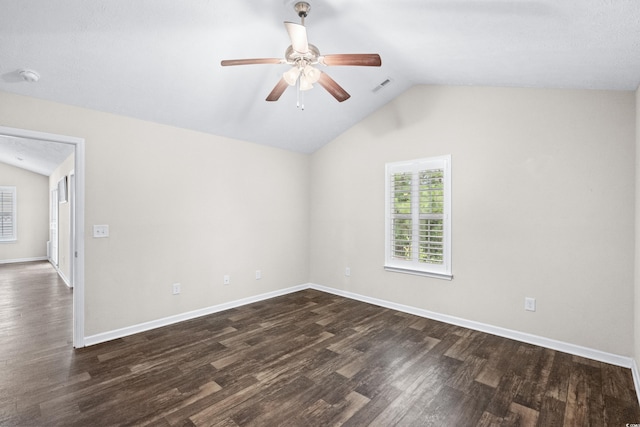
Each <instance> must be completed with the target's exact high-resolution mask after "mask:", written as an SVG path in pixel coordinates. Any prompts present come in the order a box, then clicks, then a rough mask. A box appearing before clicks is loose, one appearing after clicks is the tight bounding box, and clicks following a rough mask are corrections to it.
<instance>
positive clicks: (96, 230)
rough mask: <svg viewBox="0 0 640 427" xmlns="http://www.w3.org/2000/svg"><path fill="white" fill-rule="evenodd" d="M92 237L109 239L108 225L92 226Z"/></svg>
mask: <svg viewBox="0 0 640 427" xmlns="http://www.w3.org/2000/svg"><path fill="white" fill-rule="evenodd" d="M93 237H94V238H100V237H109V226H108V225H94V226H93Z"/></svg>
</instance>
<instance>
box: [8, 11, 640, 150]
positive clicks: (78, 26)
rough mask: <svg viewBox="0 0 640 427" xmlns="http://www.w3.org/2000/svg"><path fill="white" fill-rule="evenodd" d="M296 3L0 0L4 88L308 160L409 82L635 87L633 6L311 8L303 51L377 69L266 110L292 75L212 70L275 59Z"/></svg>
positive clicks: (342, 75)
mask: <svg viewBox="0 0 640 427" xmlns="http://www.w3.org/2000/svg"><path fill="white" fill-rule="evenodd" d="M294 3H295V1H294V0H251V1H249V0H189V1H175V0H136V1H131V0H92V1H86V0H51V1H39V0H0V11H1V12H0V90H2V91H7V92H13V93H18V94H23V95H28V96H32V97H36V98H42V99H49V100H54V101H57V102H61V103H65V104H72V105H77V106H81V107H86V108H92V109H97V110H101V111H107V112H112V113H116V114H122V115H126V116H131V117H136V118H140V119H145V120H151V121H154V122H159V123H166V124H169V125H174V126H179V127H183V128H189V129H195V130H198V131H202V132H207V133H211V134H216V135H223V136H228V137H232V138H237V139H241V140H246V141H252V142H256V143H260V144H266V145H270V146H274V147H280V148H284V149H288V150H295V151H299V152H304V153H311V152H314V151H315V150H317V149H318V148H319V147H321V146H322V145H324V144H325V143H327V142H329V141H331V140H332V139H334V138H335V137H336V136H338V135H339V134H340V133H342V132H344V131H345V130H346V129H348V128H349V127H350V126H352V125H354V124H355V123H356V122H358V121H359V120H361V119H362V118H364V117H365V116H367V115H369V114H370V113H372V112H373V111H375V110H376V109H378V108H380V107H381V106H382V105H384V104H385V103H387V102H388V101H390V100H391V99H393V98H394V97H396V96H398V95H399V94H400V93H402V92H404V91H405V90H406V89H408V88H409V87H411V86H412V85H416V84H449V85H483V86H518V87H544V88H581V89H582V88H585V89H614V90H634V89H636V87H637V86H638V84H639V82H640V1H638V0H533V1H528V0H395V1H390V0H350V1H344V0H310V1H309V3H311V13H310V14H309V17H308V18H307V19H306V22H305V24H306V26H307V31H308V37H309V41H310V42H311V43H313V44H315V45H316V46H317V47H318V48H319V49H320V51H321V52H322V53H324V54H331V53H379V54H380V56H381V57H382V67H380V68H372V67H327V68H324V69H323V70H324V71H325V72H327V73H329V75H330V76H332V77H333V78H334V79H335V80H336V81H337V82H338V83H339V84H340V85H342V87H344V88H345V89H346V90H347V91H348V92H349V93H350V94H351V98H350V99H349V100H347V101H345V102H343V103H338V102H336V101H335V99H334V98H332V97H331V96H330V95H329V94H328V93H327V92H326V91H324V90H323V89H322V88H321V87H320V86H316V87H315V88H314V89H313V90H311V91H309V92H306V93H305V106H306V109H305V110H304V111H300V110H297V109H296V93H295V90H294V89H292V88H290V89H288V90H287V91H286V92H285V93H284V95H283V96H282V98H281V99H280V101H278V102H275V103H269V102H266V101H265V100H264V99H265V98H266V96H267V94H268V93H269V92H270V91H271V89H272V88H273V86H274V85H275V84H276V82H277V81H278V80H279V79H280V76H281V74H282V72H284V71H286V70H287V69H288V66H286V65H249V66H236V67H221V66H220V61H221V60H222V59H237V58H255V57H283V56H284V51H285V49H286V47H287V46H288V45H289V44H290V41H289V39H288V36H287V33H286V31H285V29H284V26H283V21H285V20H288V21H294V22H299V19H298V17H297V16H296V14H295V12H294V10H293V4H294ZM23 68H30V69H34V70H36V71H37V72H38V73H40V75H41V79H40V81H39V82H37V83H27V82H25V81H23V80H22V79H21V78H20V76H19V74H18V71H19V70H20V69H23ZM385 79H390V80H391V83H390V84H388V85H386V86H385V87H384V88H383V89H381V90H378V91H374V90H373V89H374V88H376V86H378V85H379V84H380V83H381V82H383V81H384V80H385ZM1 122H2V118H1V117H0V125H1V124H2V123H1Z"/></svg>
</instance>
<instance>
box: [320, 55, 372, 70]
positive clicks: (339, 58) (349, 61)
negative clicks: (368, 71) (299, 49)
mask: <svg viewBox="0 0 640 427" xmlns="http://www.w3.org/2000/svg"><path fill="white" fill-rule="evenodd" d="M318 59H319V61H320V62H321V63H322V64H324V65H357V66H363V67H379V66H380V65H382V59H380V55H378V54H377V53H343V54H336V55H324V56H321V57H320V58H318Z"/></svg>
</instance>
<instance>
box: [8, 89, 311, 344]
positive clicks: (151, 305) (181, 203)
mask: <svg viewBox="0 0 640 427" xmlns="http://www.w3.org/2000/svg"><path fill="white" fill-rule="evenodd" d="M0 125H3V126H9V127H16V128H22V129H29V130H35V131H42V132H50V133H56V134H62V135H69V136H75V137H81V138H85V141H86V143H85V148H86V196H85V198H86V201H85V221H86V228H85V230H84V231H85V233H86V245H85V256H86V263H85V270H86V273H85V282H86V283H85V294H86V323H85V333H86V335H87V336H91V335H94V334H98V333H101V332H108V331H112V330H114V329H117V328H122V327H126V326H131V325H136V324H139V323H142V322H145V321H151V320H156V319H160V318H164V317H167V316H171V315H176V314H180V313H184V312H187V311H191V310H196V309H199V308H205V307H209V306H213V305H217V304H221V303H224V302H229V301H234V300H237V299H240V298H244V297H249V296H255V295H259V294H262V293H266V292H271V291H274V290H278V289H282V288H287V287H290V286H295V285H300V284H303V283H306V282H307V281H308V277H309V269H308V266H309V263H308V252H307V250H306V248H308V246H309V238H308V235H309V211H308V206H309V204H308V188H309V156H306V155H301V154H296V153H291V152H287V151H283V150H278V149H274V148H269V147H264V146H259V145H255V144H250V143H247V142H242V141H237V140H232V139H229V138H223V137H217V136H212V135H207V134H203V133H198V132H193V131H188V130H184V129H178V128H174V127H170V126H163V125H159V124H155V123H151V122H145V121H141V120H135V119H130V118H125V117H122V116H116V115H111V114H106V113H101V112H97V111H90V110H86V109H81V108H76V107H71V106H65V105H61V104H56V103H51V102H47V101H42V100H37V99H33V98H27V97H21V96H16V95H12V94H8V93H2V92H0ZM45 182H46V181H45ZM45 188H46V184H45ZM45 191H46V190H45ZM45 197H46V196H45ZM94 224H108V225H109V226H110V237H109V238H106V239H94V238H92V237H91V236H92V233H91V229H92V225H94ZM45 241H46V239H45ZM257 269H260V270H261V271H262V279H261V280H256V279H255V271H256V270H257ZM224 274H230V275H231V285H229V286H223V284H222V279H223V275H224ZM174 282H180V283H181V284H182V293H181V294H180V295H179V296H173V295H172V294H171V285H172V284H173V283H174Z"/></svg>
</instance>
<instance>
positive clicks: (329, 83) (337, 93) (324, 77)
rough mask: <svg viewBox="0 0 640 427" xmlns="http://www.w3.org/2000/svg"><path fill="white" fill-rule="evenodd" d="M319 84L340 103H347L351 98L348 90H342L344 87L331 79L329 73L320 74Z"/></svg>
mask: <svg viewBox="0 0 640 427" xmlns="http://www.w3.org/2000/svg"><path fill="white" fill-rule="evenodd" d="M318 83H320V86H322V87H323V88H325V89H326V90H327V92H329V93H330V94H331V95H333V97H334V98H335V99H337V100H338V102H342V101H346V100H347V99H349V98H350V97H351V95H349V94H348V93H347V91H346V90H344V89H342V86H340V85H339V84H338V83H336V81H335V80H333V79H332V78H331V77H329V75H328V74H327V73H323V72H320V78H319V79H318Z"/></svg>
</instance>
